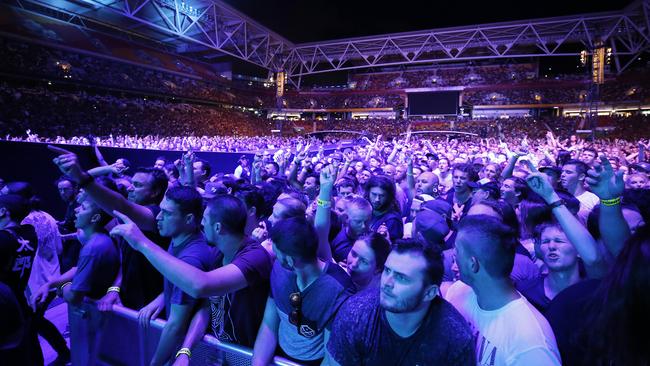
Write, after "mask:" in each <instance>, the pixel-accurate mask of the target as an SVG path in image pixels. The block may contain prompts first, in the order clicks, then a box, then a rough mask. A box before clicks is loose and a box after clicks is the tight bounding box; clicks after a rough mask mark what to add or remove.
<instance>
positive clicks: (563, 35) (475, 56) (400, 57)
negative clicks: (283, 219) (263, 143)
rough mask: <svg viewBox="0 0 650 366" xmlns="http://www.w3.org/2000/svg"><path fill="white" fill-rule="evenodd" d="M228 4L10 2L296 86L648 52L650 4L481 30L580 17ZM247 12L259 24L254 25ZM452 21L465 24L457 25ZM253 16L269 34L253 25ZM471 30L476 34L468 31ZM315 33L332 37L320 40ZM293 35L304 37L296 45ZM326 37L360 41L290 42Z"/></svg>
mask: <svg viewBox="0 0 650 366" xmlns="http://www.w3.org/2000/svg"><path fill="white" fill-rule="evenodd" d="M228 1H229V2H230V3H231V4H235V5H237V7H239V8H240V9H242V10H244V11H240V10H237V9H236V8H234V7H233V6H231V5H229V4H228V3H226V2H224V1H221V0H186V1H183V0H10V1H9V3H11V4H12V5H13V6H17V7H21V8H25V9H28V10H30V11H35V12H38V13H40V14H44V15H47V16H53V17H57V18H58V19H61V20H65V21H68V22H71V23H74V24H77V25H80V26H85V27H99V26H101V27H104V28H105V27H112V28H113V29H118V30H119V31H120V32H127V33H131V34H137V35H138V36H142V37H146V38H147V39H150V40H154V41H157V42H159V43H160V44H162V45H165V46H167V47H171V48H172V49H173V50H175V52H177V53H181V54H186V55H188V56H193V57H198V58H202V59H204V60H205V59H213V60H218V59H219V58H220V57H221V56H223V55H230V56H233V57H236V58H238V59H241V60H244V61H248V62H250V63H253V64H255V65H258V66H261V67H264V68H266V69H269V70H273V71H280V70H284V71H286V72H287V74H288V76H289V80H290V81H291V82H293V83H295V80H296V78H300V77H301V76H303V75H311V74H316V73H323V72H329V71H338V70H351V69H360V68H367V67H377V66H389V65H409V64H426V63H435V62H444V61H461V60H481V59H494V58H516V57H531V56H532V57H536V56H569V55H571V56H577V55H578V53H579V50H581V49H587V50H592V49H594V47H595V46H596V45H597V44H600V43H601V42H602V44H603V45H604V46H605V47H611V48H612V56H613V57H614V58H615V62H616V66H617V70H622V69H624V68H625V66H626V64H625V62H626V59H623V60H619V57H623V58H624V57H628V58H630V59H634V57H635V56H636V55H638V54H640V53H641V52H644V51H645V50H647V49H648V48H649V47H650V0H637V1H635V2H633V3H631V4H629V5H627V6H625V4H626V2H620V1H618V2H614V1H612V2H608V3H607V4H605V5H603V4H600V3H595V4H592V3H590V5H589V7H590V8H589V9H584V10H585V11H589V10H594V9H595V10H611V9H612V8H614V9H616V10H615V11H607V12H599V13H586V14H574V15H566V16H559V17H553V18H542V19H532V20H515V21H507V22H499V23H485V24H483V23H484V22H485V21H495V20H506V19H512V18H513V17H516V18H521V16H517V15H518V14H530V15H534V16H540V15H552V14H555V13H554V11H555V10H557V12H558V13H557V14H567V13H574V12H575V11H579V10H581V9H578V8H577V5H566V4H573V3H581V2H571V1H566V0H565V1H563V2H560V1H557V0H552V1H547V2H544V4H543V5H540V7H542V10H539V7H535V10H533V9H532V8H531V7H530V5H528V4H527V3H523V2H517V3H516V4H519V5H516V4H515V2H512V4H507V6H503V5H502V4H500V3H499V2H497V4H495V2H486V3H490V5H480V6H475V7H473V6H472V3H471V2H463V1H459V2H457V3H458V4H456V5H454V4H448V3H445V5H444V6H445V8H444V9H442V7H441V8H439V9H434V10H428V11H427V9H426V8H422V5H421V4H422V3H421V2H418V3H414V2H411V3H408V2H407V3H404V2H400V3H399V4H403V5H401V6H400V7H399V8H393V9H386V8H381V9H380V10H381V12H379V10H377V9H376V8H373V6H375V4H370V3H368V2H358V3H357V2H354V1H352V2H351V1H349V0H348V1H346V2H345V3H343V2H342V1H340V0H335V1H329V2H310V1H304V0H292V1H288V2H280V1H279V0H267V1H252V0H249V1H247V0H237V1H235V0H228ZM322 3H328V4H325V5H324V4H322ZM262 4H266V5H262ZM409 4H411V5H409ZM459 4H460V5H459ZM563 4H564V5H563ZM379 6H381V5H379ZM592 6H593V7H592ZM624 6H625V7H624ZM492 7H494V8H495V9H496V10H492ZM623 7H624V8H623ZM486 8H488V9H490V11H487V10H486ZM556 8H557V9H556ZM323 9H324V10H323ZM554 9H555V10H554ZM247 12H248V13H251V14H253V16H252V17H249V16H248V15H246V14H245V13H247ZM454 13H458V14H459V15H458V16H456V17H453V16H452V15H453V14H454ZM392 14H394V16H393V17H390V15H392ZM450 14H451V15H450ZM256 17H259V19H262V20H263V22H264V23H266V24H268V25H269V27H267V26H265V25H262V23H260V22H258V21H257V20H254V19H253V18H256ZM429 19H430V20H429ZM468 22H471V23H472V24H473V25H472V24H470V25H467V23H468ZM474 22H476V23H474ZM477 23H481V24H478V25H477ZM369 24H375V25H372V26H371V25H369ZM450 24H456V26H453V27H450V26H448V25H450ZM458 24H463V25H458ZM393 26H394V27H395V28H393ZM420 27H423V28H420ZM271 28H273V29H276V30H278V32H279V33H278V32H275V31H273V30H271ZM319 29H325V30H326V31H323V32H321V33H319V32H318V31H317V30H319ZM414 29H424V30H414ZM288 30H290V31H289V32H288ZM331 30H335V31H336V32H330V31H331ZM404 30H408V32H401V33H389V34H381V35H370V36H368V35H367V34H369V33H374V32H375V31H381V32H385V31H404ZM287 32H288V33H287ZM284 33H287V34H290V36H289V39H287V38H285V37H284V36H283V35H281V34H284ZM297 34H304V36H302V37H300V36H298V37H297V36H296V35H297ZM321 35H323V36H333V37H338V36H339V35H352V36H359V35H364V36H362V37H354V38H346V39H337V40H330V41H317V42H311V43H300V44H295V43H293V42H292V40H294V39H297V40H311V39H316V38H319V37H320V36H321ZM292 37H294V39H291V38H292ZM290 39H291V40H290Z"/></svg>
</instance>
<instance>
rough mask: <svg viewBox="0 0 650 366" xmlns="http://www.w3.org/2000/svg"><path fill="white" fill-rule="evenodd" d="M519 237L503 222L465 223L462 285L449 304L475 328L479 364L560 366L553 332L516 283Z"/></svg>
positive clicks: (459, 249)
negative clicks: (514, 270)
mask: <svg viewBox="0 0 650 366" xmlns="http://www.w3.org/2000/svg"><path fill="white" fill-rule="evenodd" d="M515 243H516V233H514V231H513V230H512V229H511V228H509V227H508V226H506V225H504V224H503V223H502V222H501V221H500V220H498V219H496V218H494V217H490V216H486V215H475V216H468V217H466V218H464V219H463V220H462V221H461V222H460V225H459V231H458V237H457V238H456V261H457V263H458V268H459V270H460V278H461V281H457V282H455V283H454V284H453V285H451V286H450V287H449V289H448V290H447V294H446V298H447V300H448V301H449V302H450V303H451V304H452V305H454V307H456V309H457V310H458V311H459V312H460V313H461V315H463V317H464V318H465V319H466V320H467V321H468V322H469V323H470V325H471V327H472V328H473V329H475V332H476V335H477V339H476V342H477V343H476V344H477V347H476V352H477V362H478V363H479V364H492V365H508V364H512V365H540V366H541V365H544V366H549V365H560V364H561V360H560V354H559V351H558V348H557V345H556V343H555V337H554V336H553V331H552V330H551V327H550V326H549V324H548V322H547V321H546V319H544V317H543V316H542V315H541V314H540V313H539V312H538V311H537V310H536V309H535V308H534V307H533V306H532V305H531V304H530V303H529V302H528V301H527V300H526V299H525V298H524V297H522V296H521V295H520V294H519V292H517V290H515V287H514V285H513V284H512V282H511V280H510V278H509V274H510V272H511V271H512V266H513V261H514V254H515Z"/></svg>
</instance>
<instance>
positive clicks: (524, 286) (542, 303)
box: [515, 276, 551, 315]
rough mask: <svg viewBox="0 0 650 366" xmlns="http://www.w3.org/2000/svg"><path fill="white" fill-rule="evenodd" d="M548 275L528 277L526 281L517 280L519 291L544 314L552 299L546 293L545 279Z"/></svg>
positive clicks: (516, 284)
mask: <svg viewBox="0 0 650 366" xmlns="http://www.w3.org/2000/svg"><path fill="white" fill-rule="evenodd" d="M545 278H546V276H539V277H537V278H532V279H527V280H524V281H517V282H515V286H516V287H517V291H519V292H521V294H522V295H524V297H525V298H526V300H528V302H529V303H531V304H532V305H533V306H534V307H535V308H536V309H537V310H539V312H540V313H542V315H544V314H545V313H546V309H548V306H549V304H550V303H551V299H549V298H548V297H547V296H546V293H544V279H545Z"/></svg>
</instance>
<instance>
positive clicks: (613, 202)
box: [600, 197, 621, 206]
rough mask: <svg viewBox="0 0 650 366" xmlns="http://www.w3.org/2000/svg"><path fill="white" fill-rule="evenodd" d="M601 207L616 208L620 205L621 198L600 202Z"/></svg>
mask: <svg viewBox="0 0 650 366" xmlns="http://www.w3.org/2000/svg"><path fill="white" fill-rule="evenodd" d="M600 203H601V204H602V205H603V206H616V205H618V204H620V203H621V197H616V198H612V199H610V200H600Z"/></svg>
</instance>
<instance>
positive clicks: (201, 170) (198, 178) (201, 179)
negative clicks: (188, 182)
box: [192, 159, 212, 189]
mask: <svg viewBox="0 0 650 366" xmlns="http://www.w3.org/2000/svg"><path fill="white" fill-rule="evenodd" d="M211 171H212V167H211V166H210V163H208V161H207V160H203V159H196V160H194V162H193V163H192V172H193V174H194V182H196V185H197V187H200V188H202V189H203V188H205V184H206V183H207V182H208V181H209V180H210V172H211Z"/></svg>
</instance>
